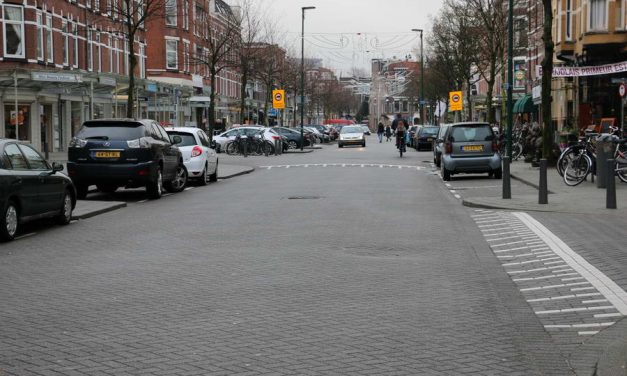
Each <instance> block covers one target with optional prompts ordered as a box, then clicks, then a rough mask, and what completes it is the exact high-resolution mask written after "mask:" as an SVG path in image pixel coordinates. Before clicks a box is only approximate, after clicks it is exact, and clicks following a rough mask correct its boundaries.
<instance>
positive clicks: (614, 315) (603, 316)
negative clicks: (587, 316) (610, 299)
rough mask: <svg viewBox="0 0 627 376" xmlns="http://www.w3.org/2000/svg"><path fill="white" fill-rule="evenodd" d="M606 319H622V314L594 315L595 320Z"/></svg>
mask: <svg viewBox="0 0 627 376" xmlns="http://www.w3.org/2000/svg"><path fill="white" fill-rule="evenodd" d="M606 317H623V314H622V313H597V314H596V315H594V318H595V319H603V318H606Z"/></svg>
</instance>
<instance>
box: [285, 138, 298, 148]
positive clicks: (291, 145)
mask: <svg viewBox="0 0 627 376" xmlns="http://www.w3.org/2000/svg"><path fill="white" fill-rule="evenodd" d="M287 148H288V149H291V150H294V149H298V142H296V141H294V140H289V141H288V142H287Z"/></svg>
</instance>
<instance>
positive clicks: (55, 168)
mask: <svg viewBox="0 0 627 376" xmlns="http://www.w3.org/2000/svg"><path fill="white" fill-rule="evenodd" d="M60 171H63V164H61V163H59V162H52V172H60Z"/></svg>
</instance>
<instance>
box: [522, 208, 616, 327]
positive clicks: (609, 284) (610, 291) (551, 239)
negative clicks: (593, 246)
mask: <svg viewBox="0 0 627 376" xmlns="http://www.w3.org/2000/svg"><path fill="white" fill-rule="evenodd" d="M513 215H514V216H515V217H517V218H518V219H520V220H521V221H522V222H523V223H525V224H527V225H528V226H529V228H530V229H531V230H532V231H534V232H535V233H536V234H537V235H538V236H539V237H540V238H542V239H543V240H544V241H545V242H546V243H547V245H548V246H549V247H551V249H552V250H553V252H555V254H557V255H559V256H561V258H562V259H563V260H564V261H566V263H567V264H568V265H569V266H570V267H571V268H573V269H574V270H575V271H577V272H578V273H579V274H580V275H582V277H581V278H582V279H586V280H587V281H589V282H590V283H591V284H592V286H594V287H595V288H596V289H597V290H598V291H599V292H600V293H601V294H603V296H604V297H605V298H606V299H607V300H608V301H609V302H610V303H611V304H612V305H613V306H614V307H616V309H617V310H618V311H619V312H620V313H622V314H624V315H627V292H625V290H623V289H622V288H620V286H618V285H617V284H616V283H615V282H614V281H612V280H611V279H610V278H608V277H607V276H606V275H605V274H603V273H602V272H601V271H600V270H598V269H597V268H595V267H594V266H593V265H591V264H590V263H589V262H587V261H586V260H585V259H584V258H583V257H581V256H579V255H578V254H577V253H575V252H574V251H573V250H572V249H571V248H570V247H569V246H568V245H566V243H564V242H563V241H562V240H561V239H559V238H558V237H557V236H555V235H554V234H553V233H551V232H550V231H549V230H548V229H547V228H546V227H544V226H543V225H542V224H541V223H540V222H538V221H536V220H535V219H533V218H532V217H531V216H530V215H529V214H526V213H513ZM566 280H571V279H569V278H566V279H563V281H566Z"/></svg>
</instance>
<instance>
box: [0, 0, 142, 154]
mask: <svg viewBox="0 0 627 376" xmlns="http://www.w3.org/2000/svg"><path fill="white" fill-rule="evenodd" d="M137 4H140V3H137ZM115 9H116V6H115V3H114V2H113V0H107V1H105V0H102V1H101V0H47V1H43V0H23V1H17V0H7V1H3V2H2V4H1V5H0V11H1V12H2V16H1V17H0V22H2V26H1V27H0V40H1V41H2V42H1V43H0V82H1V84H0V85H1V86H0V101H1V102H2V104H3V109H2V111H0V123H1V124H2V126H1V127H0V137H10V138H18V139H20V140H23V141H26V142H30V143H31V144H32V145H33V146H35V147H36V148H38V149H39V150H42V151H49V152H57V151H63V150H65V148H66V146H67V144H68V143H69V141H70V139H71V137H72V136H73V134H74V133H75V132H76V131H77V129H78V128H79V127H80V124H81V123H82V122H83V121H84V120H86V119H91V118H101V117H110V116H113V115H114V111H115V109H118V110H119V113H123V112H124V110H125V108H124V106H125V101H121V102H123V103H119V104H118V103H117V102H116V101H114V95H113V94H114V92H116V88H117V89H118V90H122V89H123V87H124V85H125V82H126V77H125V76H126V75H127V74H128V70H129V59H128V56H129V53H128V44H129V43H128V41H127V39H126V36H125V34H124V33H123V32H122V31H121V30H120V29H119V25H120V24H119V22H118V20H116V18H117V12H115ZM134 47H135V53H136V55H137V58H138V62H139V64H138V67H137V70H136V72H135V73H136V76H137V77H139V78H143V77H144V76H145V67H146V44H145V40H144V33H143V32H139V33H138V35H137V36H136V39H135V41H134Z"/></svg>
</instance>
